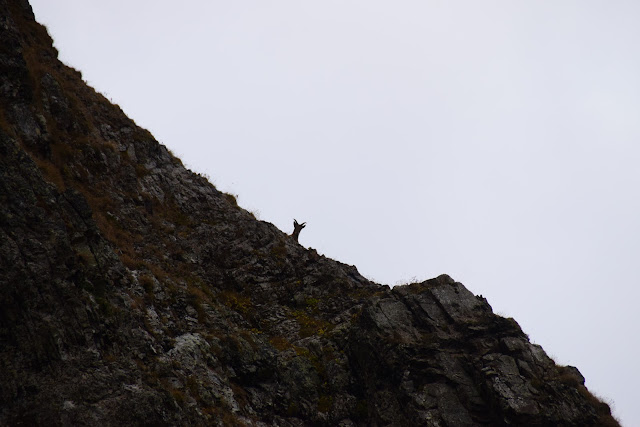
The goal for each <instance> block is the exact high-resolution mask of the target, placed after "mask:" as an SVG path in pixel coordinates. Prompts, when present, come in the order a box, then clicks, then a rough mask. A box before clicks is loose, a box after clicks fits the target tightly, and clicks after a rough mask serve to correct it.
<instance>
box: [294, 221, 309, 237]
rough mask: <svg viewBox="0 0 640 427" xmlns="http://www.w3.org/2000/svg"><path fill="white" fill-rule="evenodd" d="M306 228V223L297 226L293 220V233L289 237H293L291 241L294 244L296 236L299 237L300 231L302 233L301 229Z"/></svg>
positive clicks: (296, 222)
mask: <svg viewBox="0 0 640 427" xmlns="http://www.w3.org/2000/svg"><path fill="white" fill-rule="evenodd" d="M306 226H307V223H306V222H303V223H302V224H298V221H296V220H295V218H294V220H293V233H291V237H293V240H295V241H296V242H297V241H298V236H299V235H300V231H302V229H303V228H305V227H306Z"/></svg>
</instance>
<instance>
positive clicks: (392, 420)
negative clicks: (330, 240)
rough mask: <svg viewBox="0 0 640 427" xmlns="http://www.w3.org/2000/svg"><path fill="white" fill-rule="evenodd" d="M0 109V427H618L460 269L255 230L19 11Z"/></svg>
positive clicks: (1, 2)
mask: <svg viewBox="0 0 640 427" xmlns="http://www.w3.org/2000/svg"><path fill="white" fill-rule="evenodd" d="M0 107H1V108H0V378H1V381H0V425H46V426H54V425H73V426H76V425H92V426H94V425H101V426H109V425H113V426H118V425H154V426H158V425H242V424H246V425H281V426H297V425H343V426H353V425H363V426H364V425H367V426H369V425H429V426H474V425H491V426H499V425H567V426H587V425H617V423H616V422H615V420H613V419H612V418H611V416H610V413H609V407H608V406H607V405H606V404H604V403H602V402H600V401H598V400H597V399H595V398H593V396H591V394H590V393H589V392H588V391H587V389H586V388H585V387H584V379H583V378H582V376H581V375H580V373H579V372H578V370H577V369H575V368H571V367H559V366H556V365H555V363H554V362H553V361H552V360H550V359H549V358H548V357H547V355H546V354H545V352H544V351H543V350H542V348H540V347H539V346H536V345H532V344H531V343H530V342H529V341H528V338H527V336H526V335H525V334H524V333H523V332H522V331H521V330H520V328H519V326H518V325H517V323H516V322H515V321H514V320H513V319H505V318H502V317H499V316H496V315H494V314H493V313H492V311H491V307H490V306H489V304H488V303H487V302H486V301H485V300H484V299H483V298H481V297H476V296H474V295H472V294H471V293H470V292H469V291H468V290H467V289H466V288H464V286H462V285H461V284H459V283H456V282H454V281H453V280H451V278H449V277H448V276H440V277H438V278H436V279H433V280H429V281H427V282H424V283H420V284H412V285H408V286H400V287H396V288H394V289H389V288H388V287H384V286H380V285H377V284H375V283H371V282H369V281H368V280H366V279H365V278H363V277H362V276H361V275H360V274H359V273H358V271H357V270H356V268H355V267H352V266H347V265H344V264H341V263H339V262H336V261H333V260H330V259H327V258H325V257H323V256H321V255H318V254H317V253H316V252H315V251H314V250H308V249H305V248H303V247H302V246H300V245H299V244H298V243H297V242H296V241H295V240H294V239H292V238H291V237H289V236H287V235H286V234H284V233H282V232H281V231H279V230H278V229H277V228H275V227H274V226H273V225H271V224H268V223H265V222H261V221H257V220H256V219H255V218H254V217H253V216H252V215H251V214H250V213H248V212H246V211H244V210H243V209H241V208H239V207H238V206H237V204H236V202H235V199H234V198H233V197H232V196H229V195H227V194H223V193H221V192H219V191H218V190H216V189H215V188H214V187H213V186H212V185H211V184H210V183H209V182H208V181H207V180H206V179H205V178H203V177H201V176H199V175H197V174H194V173H192V172H190V171H188V170H187V169H185V168H184V167H183V166H182V164H181V162H180V161H179V160H178V159H176V158H175V157H174V156H173V155H172V154H171V153H170V152H168V150H167V149H166V148H165V147H164V146H162V145H160V144H158V142H157V141H155V139H154V138H153V136H152V135H150V134H149V133H148V132H147V131H145V130H143V129H140V128H138V127H137V126H136V125H135V123H134V122H133V121H131V120H130V119H128V118H127V117H126V116H125V115H124V114H123V112H122V111H121V110H120V109H119V108H118V107H117V106H114V105H111V104H110V103H109V102H108V101H107V100H106V99H105V98H104V97H102V96H101V95H99V94H97V93H95V92H94V91H93V90H92V89H91V88H89V87H87V85H86V84H85V83H84V82H83V81H82V77H81V75H80V73H79V72H77V71H75V70H73V69H70V68H68V67H65V66H64V65H62V64H61V63H60V62H59V61H58V59H57V52H56V51H55V49H54V48H53V47H52V42H51V39H50V38H49V36H48V35H47V32H46V30H45V29H44V28H43V27H41V26H40V25H38V24H37V23H36V22H35V21H34V17H33V14H32V12H31V8H30V6H29V5H28V3H27V2H26V1H18V0H0ZM220 143H223V142H220Z"/></svg>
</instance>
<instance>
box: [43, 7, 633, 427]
mask: <svg viewBox="0 0 640 427" xmlns="http://www.w3.org/2000/svg"><path fill="white" fill-rule="evenodd" d="M31 4H32V5H33V7H34V12H35V13H36V18H37V19H38V20H39V21H40V22H42V23H44V24H46V25H47V27H48V28H49V31H50V33H51V34H52V36H53V38H54V40H55V46H56V47H57V48H58V49H59V50H60V53H61V59H62V60H63V61H64V62H66V63H67V64H69V65H72V66H73V67H75V68H77V69H79V70H80V71H82V73H83V75H84V78H85V79H86V80H87V81H88V83H89V84H91V85H92V86H94V87H95V88H96V89H97V90H99V91H100V92H102V93H103V94H105V95H106V96H107V97H108V98H110V99H112V101H113V102H115V103H117V104H119V105H120V106H121V107H122V108H123V109H124V111H125V112H126V113H127V114H128V115H129V116H130V117H131V118H133V119H134V120H135V121H136V122H137V123H138V124H139V125H141V126H143V127H145V128H148V129H149V130H150V131H151V132H152V133H153V134H154V135H155V137H156V138H157V139H158V140H159V141H160V142H162V143H163V144H165V145H167V146H168V147H169V148H170V149H171V150H172V151H173V152H174V153H175V154H176V155H178V156H179V157H180V158H181V159H182V160H183V162H184V163H185V165H187V167H189V168H191V169H192V170H194V171H196V172H199V173H203V174H207V175H209V176H210V178H211V181H212V182H213V183H214V184H215V185H216V186H217V187H218V188H219V189H221V190H223V191H228V192H231V193H234V194H237V195H239V203H240V205H241V206H243V207H245V208H246V209H249V210H251V211H253V212H254V213H256V214H257V215H258V216H259V217H260V218H261V219H263V220H265V221H269V222H272V223H274V224H275V225H277V226H278V227H279V228H280V229H282V230H283V231H286V232H291V231H292V228H293V227H292V222H293V218H296V219H297V220H298V221H306V222H307V224H308V225H307V228H305V229H304V231H303V232H302V233H301V235H300V242H301V244H303V245H305V246H308V247H313V248H316V249H317V250H318V251H319V252H321V253H323V254H325V255H327V256H330V257H332V258H335V259H338V260H340V261H342V262H345V263H348V264H355V265H356V266H357V267H358V269H359V271H360V272H361V273H362V274H363V275H365V276H366V277H368V278H370V279H372V280H375V281H377V282H379V283H385V284H389V285H395V284H398V283H403V282H405V283H406V282H408V281H411V280H423V279H427V278H431V277H434V276H437V275H439V274H441V273H447V274H449V275H451V276H452V277H453V278H454V279H456V280H458V281H460V282H462V283H464V284H465V285H466V286H467V287H468V288H469V289H470V290H471V291H472V292H474V293H476V294H482V295H484V296H485V297H486V298H487V299H488V300H489V303H490V304H491V305H492V306H493V308H494V311H496V312H498V313H500V314H502V315H505V316H512V317H514V318H515V319H516V320H517V321H518V322H519V323H520V325H521V326H522V328H523V329H524V331H525V332H527V333H528V334H529V335H530V337H531V340H532V341H534V342H536V343H539V344H541V345H542V346H543V347H544V349H545V350H546V351H547V353H549V354H550V355H551V356H553V357H554V358H555V359H556V361H557V362H558V363H561V364H571V365H575V366H577V367H578V368H579V369H580V371H581V372H582V373H583V375H584V376H585V377H586V378H587V386H588V387H589V389H590V390H591V391H593V392H595V393H596V394H598V395H599V396H601V397H603V398H604V399H605V400H607V401H608V402H610V403H611V404H612V406H613V408H614V414H615V415H616V416H617V417H618V418H619V419H620V420H621V421H622V422H623V425H627V426H634V425H640V406H638V404H637V400H638V391H637V389H638V385H637V383H638V381H639V380H640V368H639V363H638V361H637V354H638V351H639V350H640V348H639V347H640V338H639V337H640V335H639V334H638V330H637V329H638V326H639V325H640V314H639V313H640V311H639V310H638V308H637V305H638V299H639V297H640V291H639V290H638V287H639V286H640V260H639V258H640V194H639V192H638V189H639V188H640V167H639V164H640V120H639V118H640V25H639V24H638V18H639V17H640V2H638V1H637V0H628V1H624V0H609V1H601V0H598V1H594V0H560V1H559V0H535V1H527V2H524V1H519V2H514V1H507V0H502V1H491V0H483V1H478V0H466V1H462V0H459V1H451V0H446V1H445V0H440V1H435V0H420V1H403V0H400V1H393V2H391V1H376V0H367V1H364V0H363V1H349V0H322V1H299V0H289V1H283V0H273V1H269V2H265V1H259V0H253V1H243V0H239V1H233V2H231V1H221V0H215V1H214V0H191V1H184V2H180V3H176V2H175V1H166V0H163V1H159V0H111V1H109V2H104V1H98V0H56V1H51V0H31ZM178 4H179V6H177V5H178Z"/></svg>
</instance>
